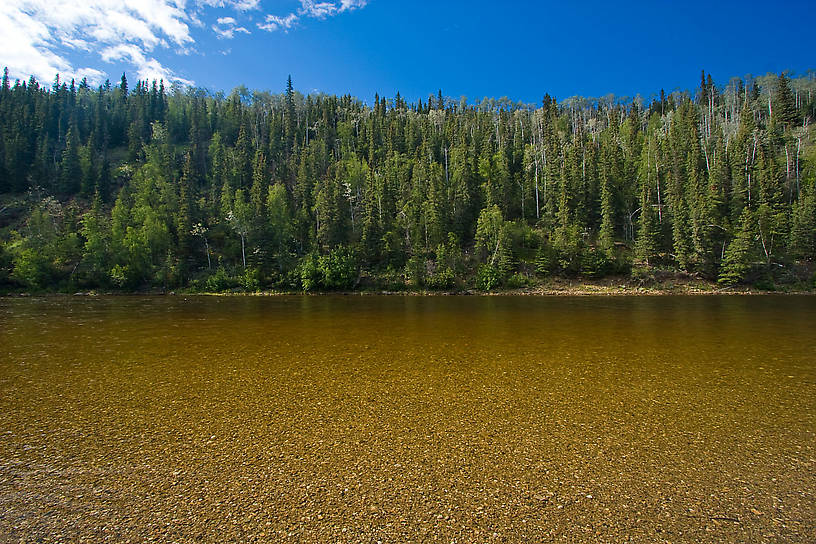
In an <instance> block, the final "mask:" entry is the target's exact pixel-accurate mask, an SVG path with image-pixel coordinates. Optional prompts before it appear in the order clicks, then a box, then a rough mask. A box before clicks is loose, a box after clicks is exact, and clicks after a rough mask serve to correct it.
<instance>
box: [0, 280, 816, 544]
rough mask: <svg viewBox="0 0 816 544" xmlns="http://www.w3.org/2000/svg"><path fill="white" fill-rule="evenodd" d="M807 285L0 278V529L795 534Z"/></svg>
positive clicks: (408, 535)
mask: <svg viewBox="0 0 816 544" xmlns="http://www.w3.org/2000/svg"><path fill="white" fill-rule="evenodd" d="M815 378H816V300H815V299H814V298H812V297H781V296H780V297H776V296H763V297H642V298H641V297H597V298H596V297H585V298H582V297H579V298H537V297H430V298H422V297H371V296H364V297H360V296H347V297H343V296H336V297H334V296H319V297H272V298H261V297H258V298H255V297H247V298H244V297H234V298H227V297H187V298H184V297H99V298H84V297H83V298H80V297H65V298H60V297H49V298H31V299H0V540H2V541H39V540H41V539H44V540H46V541H80V540H85V541H98V540H103V539H111V540H114V541H124V540H128V539H130V540H133V541H144V540H147V539H155V540H159V541H176V542H178V541H181V542H191V541H197V540H201V539H205V540H210V541H229V540H233V541H280V540H290V541H306V542H309V541H331V542H358V541H362V542H372V541H374V542H376V541H378V540H381V541H383V542H403V541H418V542H419V541H433V540H435V539H437V538H438V539H441V540H444V541H447V542H451V541H452V540H456V541H457V542H469V541H474V540H475V541H493V540H495V541H526V540H542V539H559V540H561V539H569V540H572V541H607V542H619V541H621V540H625V539H627V538H631V539H632V540H634V541H672V542H674V541H688V540H692V541H693V540H705V541H720V540H730V541H734V540H738V541H757V542H761V541H778V540H782V541H790V542H813V541H815V540H816V522H814V519H816V500H815V499H814V491H815V488H816V465H815V464H814V463H815V462H816V459H814V457H815V455H814V430H816V428H815V427H814V416H815V415H816V401H814V399H816V379H815Z"/></svg>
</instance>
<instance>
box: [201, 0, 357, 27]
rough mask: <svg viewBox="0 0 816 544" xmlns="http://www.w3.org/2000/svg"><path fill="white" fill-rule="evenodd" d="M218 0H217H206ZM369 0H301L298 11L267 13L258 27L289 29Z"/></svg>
mask: <svg viewBox="0 0 816 544" xmlns="http://www.w3.org/2000/svg"><path fill="white" fill-rule="evenodd" d="M204 1H217V0H204ZM368 2H369V0H340V2H336V1H332V2H316V1H315V0H300V8H299V9H298V10H297V12H294V13H290V14H289V15H286V16H284V17H281V16H278V15H267V16H266V18H265V19H264V22H263V23H258V28H260V29H261V30H266V31H269V32H274V31H276V30H283V31H287V30H289V29H290V28H292V27H293V26H295V25H296V24H297V23H298V21H300V19H302V18H307V17H308V18H311V19H321V20H323V19H326V18H327V17H334V16H335V15H337V14H339V13H343V12H345V11H353V10H355V9H360V8H364V7H365V6H366V5H367V4H368Z"/></svg>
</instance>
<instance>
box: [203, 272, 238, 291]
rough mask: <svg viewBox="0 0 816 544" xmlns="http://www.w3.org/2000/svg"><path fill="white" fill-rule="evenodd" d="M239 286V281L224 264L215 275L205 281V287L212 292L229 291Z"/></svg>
mask: <svg viewBox="0 0 816 544" xmlns="http://www.w3.org/2000/svg"><path fill="white" fill-rule="evenodd" d="M237 286H238V282H237V281H236V280H235V278H233V277H232V276H230V275H229V274H228V273H227V271H226V270H225V269H224V267H223V266H219V267H218V268H217V269H216V270H215V273H214V274H213V275H211V276H210V277H208V278H207V279H206V281H205V282H204V289H205V290H206V291H209V292H212V293H220V292H222V291H228V290H230V289H233V288H234V287H237Z"/></svg>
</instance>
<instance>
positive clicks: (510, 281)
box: [505, 272, 530, 289]
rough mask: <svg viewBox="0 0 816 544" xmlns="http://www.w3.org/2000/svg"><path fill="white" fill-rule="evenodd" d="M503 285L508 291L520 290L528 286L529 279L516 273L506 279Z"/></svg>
mask: <svg viewBox="0 0 816 544" xmlns="http://www.w3.org/2000/svg"><path fill="white" fill-rule="evenodd" d="M505 285H506V286H507V288H508V289H521V288H522V287H527V286H529V285H530V278H529V277H528V276H526V275H525V274H522V273H520V272H516V273H515V274H513V275H512V276H510V277H509V278H507V281H506V282H505Z"/></svg>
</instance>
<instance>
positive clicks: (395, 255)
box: [0, 71, 816, 292]
mask: <svg viewBox="0 0 816 544" xmlns="http://www.w3.org/2000/svg"><path fill="white" fill-rule="evenodd" d="M282 90H283V92H281V93H280V94H274V93H269V92H259V91H255V92H252V91H249V90H247V89H246V88H243V87H241V88H238V89H235V90H234V91H232V92H231V93H230V94H229V95H225V94H224V93H212V92H209V91H206V90H203V89H198V88H191V87H180V86H171V87H169V88H168V87H165V85H164V83H163V82H157V81H152V82H148V81H136V82H135V83H131V82H129V81H128V79H127V77H126V76H125V75H123V76H122V78H121V81H119V82H116V83H111V82H110V81H108V82H106V83H105V84H103V85H101V86H99V87H93V86H91V85H89V84H88V82H87V81H85V80H83V81H81V82H76V81H62V80H61V79H60V78H59V77H57V78H56V80H55V81H54V82H53V83H52V84H49V85H43V84H41V83H39V82H37V81H36V80H35V79H34V78H31V79H29V80H28V81H19V80H18V81H13V82H12V81H10V79H9V77H8V72H7V71H6V73H5V75H4V77H3V80H2V88H1V89H0V290H3V291H5V292H18V291H32V292H37V291H76V290H102V291H117V290H121V291H151V290H176V289H184V290H190V291H206V292H218V291H258V290H280V291H329V290H344V291H346V290H355V289H373V290H389V291H391V290H401V289H414V290H451V291H453V290H465V289H480V290H485V291H487V290H496V289H508V288H519V287H525V286H531V285H536V284H538V283H540V282H542V281H547V279H548V278H562V277H563V278H576V280H577V281H581V280H587V281H589V280H596V279H599V278H604V277H612V278H624V279H626V280H627V281H632V280H641V281H650V279H654V278H655V277H658V276H659V275H660V274H664V275H665V274H669V275H683V276H686V277H694V278H700V279H704V280H707V281H710V282H712V284H713V283H714V282H716V283H717V284H719V285H720V286H723V287H724V286H731V285H755V286H760V287H763V286H764V287H766V288H774V287H775V286H780V285H797V286H802V285H804V286H810V287H811V288H812V286H813V281H814V276H813V271H814V265H813V263H814V260H816V145H814V130H813V127H812V122H813V120H814V119H816V78H814V75H813V74H812V73H810V74H808V75H807V76H800V77H793V76H789V75H786V74H778V75H773V74H769V75H767V76H762V77H758V78H753V77H747V78H735V79H733V80H731V81H730V82H728V83H727V84H725V85H717V84H716V83H715V82H714V81H713V80H712V78H711V76H710V75H706V74H705V73H703V74H702V78H701V81H700V85H699V87H698V88H697V89H694V90H693V91H673V92H670V93H666V92H663V91H661V92H660V93H659V94H658V95H655V96H653V97H651V98H649V99H648V100H644V99H642V98H640V97H638V98H635V99H619V98H616V97H613V96H607V97H603V98H597V99H594V98H580V97H575V98H570V99H565V100H562V101H561V102H557V101H556V100H555V99H553V98H551V97H550V96H544V98H543V100H542V102H541V103H539V104H533V105H531V104H523V103H515V102H512V101H510V100H508V99H506V98H503V99H484V100H481V101H476V102H472V101H471V102H469V101H468V100H466V99H464V98H462V99H451V98H449V97H446V96H443V94H442V92H441V91H440V92H439V93H438V94H433V95H431V96H429V97H428V98H427V99H426V100H418V101H416V102H415V103H408V102H406V101H405V100H403V99H402V98H401V97H400V95H399V94H397V95H396V96H395V97H393V98H385V97H379V96H376V97H374V99H373V104H370V105H369V104H367V103H366V102H364V101H362V100H360V99H358V98H354V97H352V96H348V95H347V96H327V95H323V94H318V95H308V96H304V95H303V94H301V93H299V92H297V91H296V90H295V89H294V88H293V85H292V81H291V78H290V79H289V81H288V82H286V86H285V87H283V88H282Z"/></svg>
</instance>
